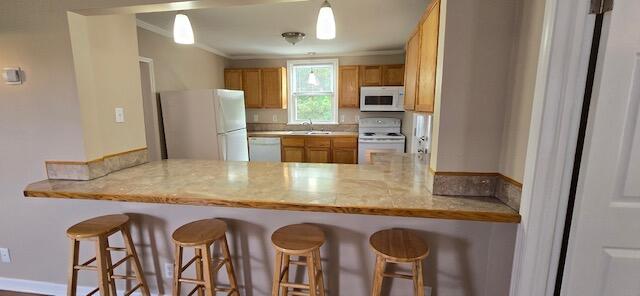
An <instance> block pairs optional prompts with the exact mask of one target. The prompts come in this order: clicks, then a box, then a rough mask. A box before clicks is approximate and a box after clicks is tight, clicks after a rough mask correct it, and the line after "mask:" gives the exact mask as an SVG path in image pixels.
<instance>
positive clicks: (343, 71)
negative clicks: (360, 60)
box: [338, 66, 360, 108]
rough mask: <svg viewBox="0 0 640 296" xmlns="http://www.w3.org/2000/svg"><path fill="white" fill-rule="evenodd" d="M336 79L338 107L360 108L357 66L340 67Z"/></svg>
mask: <svg viewBox="0 0 640 296" xmlns="http://www.w3.org/2000/svg"><path fill="white" fill-rule="evenodd" d="M338 77H339V81H338V88H339V92H338V106H339V107H340V108H358V107H360V83H359V68H358V66H340V73H339V74H338Z"/></svg>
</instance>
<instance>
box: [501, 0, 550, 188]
mask: <svg viewBox="0 0 640 296" xmlns="http://www.w3.org/2000/svg"><path fill="white" fill-rule="evenodd" d="M517 13H518V18H519V20H520V22H519V23H518V27H517V29H516V30H517V31H516V33H517V40H516V44H515V47H514V52H513V54H512V67H511V73H510V75H509V76H510V77H511V79H510V83H509V85H510V86H511V88H510V89H509V92H508V96H509V98H511V100H508V101H507V104H506V106H505V120H504V132H503V136H502V145H501V149H500V166H499V172H500V173H501V174H503V175H505V176H508V177H510V178H512V179H514V180H516V181H519V182H522V179H523V175H524V164H525V157H526V151H527V141H528V139H529V122H530V120H531V104H532V101H533V92H534V87H535V82H536V70H537V64H538V52H539V49H540V40H541V38H542V19H543V18H542V17H543V14H544V1H519V2H518V7H517Z"/></svg>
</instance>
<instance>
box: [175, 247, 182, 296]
mask: <svg viewBox="0 0 640 296" xmlns="http://www.w3.org/2000/svg"><path fill="white" fill-rule="evenodd" d="M181 269H182V247H181V246H179V245H178V244H175V250H174V259H173V296H180V289H181V288H182V287H181V286H182V284H180V275H181V272H180V270H181Z"/></svg>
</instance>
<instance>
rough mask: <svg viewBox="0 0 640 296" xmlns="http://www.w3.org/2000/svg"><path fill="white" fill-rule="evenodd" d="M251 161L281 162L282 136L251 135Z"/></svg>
mask: <svg viewBox="0 0 640 296" xmlns="http://www.w3.org/2000/svg"><path fill="white" fill-rule="evenodd" d="M249 161H270V162H280V161H281V158H280V138H265V137H249Z"/></svg>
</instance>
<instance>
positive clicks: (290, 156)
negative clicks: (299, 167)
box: [282, 146, 304, 162]
mask: <svg viewBox="0 0 640 296" xmlns="http://www.w3.org/2000/svg"><path fill="white" fill-rule="evenodd" d="M282 161H283V162H304V147H287V146H283V147H282Z"/></svg>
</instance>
